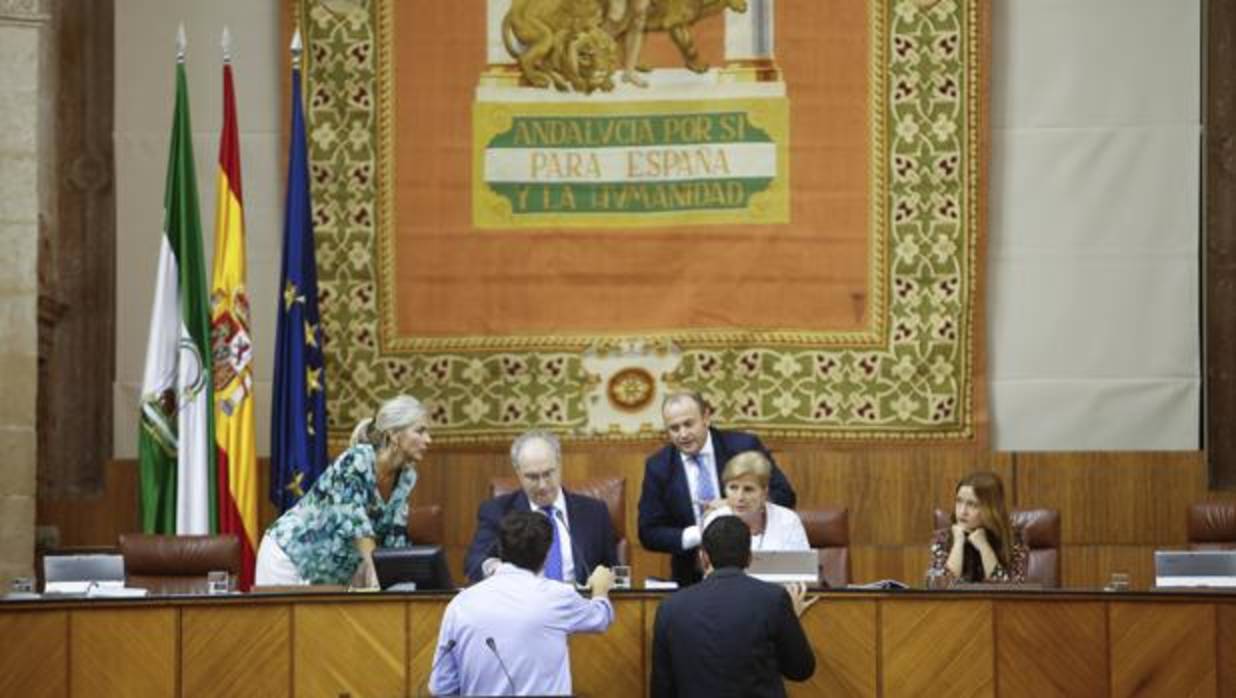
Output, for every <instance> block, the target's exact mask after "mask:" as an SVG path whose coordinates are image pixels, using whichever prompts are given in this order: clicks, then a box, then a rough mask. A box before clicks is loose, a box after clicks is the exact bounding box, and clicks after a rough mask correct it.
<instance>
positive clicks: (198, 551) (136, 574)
mask: <svg viewBox="0 0 1236 698" xmlns="http://www.w3.org/2000/svg"><path fill="white" fill-rule="evenodd" d="M120 554H121V555H122V556H124V569H125V585H126V586H130V587H140V588H143V589H148V590H149V591H150V593H151V594H204V593H206V574H207V573H208V572H214V571H216V570H227V571H228V573H229V574H231V575H233V576H236V575H239V574H240V539H239V538H237V537H236V536H234V535H231V534H224V535H218V536H165V535H152V534H146V533H122V534H120Z"/></svg>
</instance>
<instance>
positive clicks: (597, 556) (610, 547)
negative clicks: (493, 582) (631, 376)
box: [464, 431, 617, 584]
mask: <svg viewBox="0 0 1236 698" xmlns="http://www.w3.org/2000/svg"><path fill="white" fill-rule="evenodd" d="M511 465H512V466H513V467H514V468H515V474H516V476H518V478H519V485H520V491H519V492H512V493H510V494H505V495H501V496H499V497H494V498H493V499H490V500H488V501H486V502H482V503H481V506H480V508H479V509H478V510H477V514H476V533H475V534H474V535H473V537H472V544H471V545H470V546H469V547H468V554H467V555H466V556H465V558H464V573H465V574H466V575H467V577H468V579H470V580H471V581H473V582H479V581H481V580H482V579H485V578H486V577H488V576H489V575H491V574H493V572H494V570H496V569H497V568H498V564H499V560H498V528H499V525H500V523H501V521H502V519H503V517H505V516H506V515H507V514H508V513H510V512H512V511H538V512H541V513H542V514H544V515H545V516H546V517H547V518H549V519H550V520H551V521H552V522H553V523H554V540H553V544H552V545H551V547H550V550H549V554H548V558H547V559H546V562H545V571H544V575H545V576H546V577H549V578H551V579H557V580H560V581H564V582H573V583H578V584H582V583H583V582H584V580H586V579H588V575H589V574H591V573H592V569H593V568H594V567H596V566H597V565H604V566H606V567H613V566H614V564H615V563H616V562H617V536H616V535H615V534H614V526H613V523H612V522H611V520H610V517H609V509H608V508H607V507H606V506H605V503H604V502H602V501H600V500H599V499H594V498H592V497H586V496H584V495H581V494H575V493H574V492H568V491H566V490H564V489H563V488H562V446H561V444H559V442H558V437H556V436H554V435H553V434H552V433H550V432H547V431H529V432H526V433H524V434H521V435H519V437H517V438H516V439H515V441H514V443H512V444H511Z"/></svg>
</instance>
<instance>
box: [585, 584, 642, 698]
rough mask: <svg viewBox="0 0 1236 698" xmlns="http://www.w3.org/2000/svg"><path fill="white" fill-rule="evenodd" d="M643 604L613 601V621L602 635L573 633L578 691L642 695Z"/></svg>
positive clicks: (623, 696)
mask: <svg viewBox="0 0 1236 698" xmlns="http://www.w3.org/2000/svg"><path fill="white" fill-rule="evenodd" d="M643 635H644V605H643V604H642V603H638V602H635V601H631V602H625V603H624V602H619V603H615V604H614V623H613V625H611V626H610V627H609V630H607V631H605V632H604V633H602V634H599V635H592V634H588V635H584V634H579V635H572V636H571V637H570V640H569V642H570V645H571V684H572V690H573V691H574V693H575V694H577V695H581V696H598V697H612V698H628V697H629V696H639V695H643V694H644V692H645V690H646V688H647V686H648V683H647V682H646V681H644V680H643V674H644V672H643V668H644V651H643Z"/></svg>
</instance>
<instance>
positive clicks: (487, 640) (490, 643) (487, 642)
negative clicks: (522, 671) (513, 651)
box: [485, 637, 518, 695]
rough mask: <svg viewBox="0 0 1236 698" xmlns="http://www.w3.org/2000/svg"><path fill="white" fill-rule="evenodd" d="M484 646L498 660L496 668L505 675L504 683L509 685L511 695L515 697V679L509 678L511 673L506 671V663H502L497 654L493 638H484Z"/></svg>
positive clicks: (500, 657)
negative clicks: (500, 669) (499, 668)
mask: <svg viewBox="0 0 1236 698" xmlns="http://www.w3.org/2000/svg"><path fill="white" fill-rule="evenodd" d="M485 646H486V647H488V648H489V651H490V652H493V653H494V656H495V657H497V658H498V666H500V667H502V673H503V674H506V682H507V683H509V684H511V695H515V694H516V693H518V691H516V690H515V679H512V678H511V672H509V671H507V669H506V662H504V661H502V655H501V654H499V653H498V643H496V642H494V639H493V637H487V638H485Z"/></svg>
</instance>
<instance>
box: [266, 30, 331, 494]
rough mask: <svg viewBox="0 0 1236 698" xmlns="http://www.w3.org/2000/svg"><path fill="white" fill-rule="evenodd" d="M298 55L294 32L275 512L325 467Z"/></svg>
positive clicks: (278, 343)
mask: <svg viewBox="0 0 1236 698" xmlns="http://www.w3.org/2000/svg"><path fill="white" fill-rule="evenodd" d="M300 50H301V45H300V31H299V30H298V31H297V32H296V34H295V36H294V37H293V39H292V133H291V138H290V139H289V142H288V190H287V202H286V209H285V213H284V221H283V267H282V270H281V272H280V275H279V288H280V295H279V314H278V316H279V319H278V324H277V327H276V331H275V380H274V386H273V388H274V389H273V393H274V395H273V397H272V404H271V409H270V469H271V474H270V501H272V502H274V503H275V505H276V506H277V507H279V511H284V510H286V509H288V508H289V507H291V506H292V505H294V504H296V502H297V501H298V500H299V499H300V498H301V496H303V495H304V493H305V492H307V491H308V490H309V487H310V486H312V485H313V482H314V481H315V480H317V479H318V475H320V474H321V473H322V471H323V470H324V469H325V468H326V466H327V465H328V463H327V461H326V368H325V364H324V361H323V355H322V325H321V320H320V319H319V316H318V265H317V261H316V257H315V256H314V252H313V216H312V215H311V214H310V203H309V152H308V147H307V145H306V142H305V113H304V108H303V105H302V104H301V88H300Z"/></svg>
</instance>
